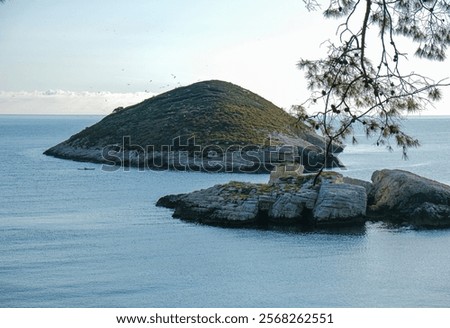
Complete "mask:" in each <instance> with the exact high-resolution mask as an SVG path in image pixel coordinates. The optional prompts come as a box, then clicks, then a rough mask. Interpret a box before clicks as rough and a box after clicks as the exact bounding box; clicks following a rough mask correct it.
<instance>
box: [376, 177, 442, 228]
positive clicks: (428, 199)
mask: <svg viewBox="0 0 450 328" xmlns="http://www.w3.org/2000/svg"><path fill="white" fill-rule="evenodd" d="M372 183H373V184H372V189H371V192H370V194H369V204H368V205H369V211H370V215H371V216H376V217H383V218H384V219H386V220H392V221H397V222H406V223H410V224H412V225H414V226H418V227H450V186H448V185H445V184H442V183H439V182H437V181H434V180H430V179H427V178H424V177H421V176H418V175H416V174H413V173H411V172H407V171H402V170H381V171H375V172H374V173H373V175H372Z"/></svg>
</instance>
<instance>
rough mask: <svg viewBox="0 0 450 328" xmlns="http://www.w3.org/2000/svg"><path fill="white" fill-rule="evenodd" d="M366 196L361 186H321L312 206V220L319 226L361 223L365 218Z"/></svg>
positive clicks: (344, 184)
mask: <svg viewBox="0 0 450 328" xmlns="http://www.w3.org/2000/svg"><path fill="white" fill-rule="evenodd" d="M366 206H367V194H366V189H365V188H364V187H361V186H356V185H351V184H346V183H339V184H331V183H327V184H322V186H321V187H320V192H319V195H318V197H317V201H316V205H315V206H314V211H313V214H314V219H315V220H316V222H317V223H318V224H320V225H325V224H330V225H341V224H343V223H353V222H355V220H356V222H361V218H362V217H365V216H366Z"/></svg>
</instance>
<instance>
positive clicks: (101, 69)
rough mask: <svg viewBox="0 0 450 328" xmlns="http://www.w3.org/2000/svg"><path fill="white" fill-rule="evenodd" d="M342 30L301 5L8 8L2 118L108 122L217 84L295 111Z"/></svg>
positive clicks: (17, 3) (232, 2) (290, 1)
mask: <svg viewBox="0 0 450 328" xmlns="http://www.w3.org/2000/svg"><path fill="white" fill-rule="evenodd" d="M335 30H336V21H329V20H325V19H324V18H323V17H322V15H321V13H320V12H313V13H310V12H308V11H307V10H306V8H305V6H304V3H303V2H302V1H301V0H283V1H278V0H227V1H218V0H217V1H211V0H190V1H188V0H133V1H125V0H95V1H93V0H77V1H75V0H6V2H5V3H4V4H1V5H0V47H1V51H0V114H5V113H12V114H14V113H16V114H102V115H105V114H108V113H110V112H111V111H112V110H113V109H114V108H116V107H118V106H127V105H132V104H134V103H137V102H139V101H142V100H144V99H146V98H149V97H151V96H153V95H156V94H159V93H162V92H165V91H168V90H171V89H173V88H176V87H179V86H184V85H188V84H191V83H194V82H198V81H203V80H210V79H220V80H225V81H228V82H232V83H234V84H237V85H240V86H242V87H244V88H247V89H249V90H251V91H253V92H256V93H258V94H259V95H261V96H263V97H264V98H266V99H268V100H270V101H272V102H273V103H275V104H276V105H278V106H280V107H283V108H285V109H288V108H290V106H291V105H294V104H299V103H301V102H303V101H304V100H305V99H306V98H307V96H308V92H307V90H306V84H305V80H304V76H303V72H302V71H300V70H298V69H297V68H296V63H297V62H298V61H299V59H300V58H310V59H314V58H318V57H321V56H324V54H325V50H326V49H325V46H324V45H323V42H324V41H325V40H327V39H328V38H330V37H333V36H334V34H335ZM412 65H413V67H414V65H420V68H421V69H422V68H423V69H425V70H426V72H433V73H436V74H437V76H436V79H438V78H443V77H446V76H447V75H450V70H448V69H447V70H446V69H445V68H446V67H448V63H447V66H445V65H444V66H441V67H437V66H436V65H435V64H433V65H432V66H423V65H428V64H426V63H425V64H424V63H419V64H416V63H415V62H414V64H412ZM442 67H444V68H442ZM442 72H446V73H447V75H443V74H442ZM433 77H434V76H433ZM447 104H450V102H449V100H448V99H446V97H444V101H443V102H441V103H440V104H438V106H437V108H436V109H435V110H432V111H430V112H427V114H446V108H447V107H448V106H447Z"/></svg>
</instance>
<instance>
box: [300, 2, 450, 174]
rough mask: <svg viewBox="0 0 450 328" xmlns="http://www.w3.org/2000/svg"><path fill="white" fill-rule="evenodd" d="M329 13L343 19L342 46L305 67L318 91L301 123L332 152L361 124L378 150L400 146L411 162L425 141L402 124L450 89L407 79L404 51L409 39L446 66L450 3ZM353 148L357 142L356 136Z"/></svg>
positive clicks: (372, 5)
mask: <svg viewBox="0 0 450 328" xmlns="http://www.w3.org/2000/svg"><path fill="white" fill-rule="evenodd" d="M303 2H304V3H305V4H306V6H307V8H308V10H316V9H319V8H320V3H319V2H318V1H314V0H313V1H311V0H303ZM323 14H324V16H325V17H326V18H336V19H341V20H342V22H341V23H340V25H339V26H338V28H337V39H338V41H337V42H335V43H333V42H331V41H328V52H327V55H326V57H325V58H323V59H318V60H306V59H301V60H300V62H299V63H298V67H299V68H300V69H301V70H303V71H304V72H305V77H306V80H307V82H308V88H309V89H310V90H311V96H310V98H309V99H308V100H307V101H306V102H305V103H303V104H302V105H299V106H295V108H294V109H295V110H297V112H298V114H299V118H300V119H302V120H305V121H307V122H309V124H311V125H312V126H313V127H315V128H316V129H317V130H321V132H322V133H323V135H324V136H325V137H326V138H327V140H328V147H326V148H327V151H329V150H330V145H331V142H333V141H343V140H344V139H345V138H346V137H350V136H352V135H353V133H354V128H355V126H356V125H357V124H360V125H362V127H363V129H364V131H365V133H366V135H367V136H375V137H376V138H377V139H376V140H377V141H376V144H377V145H386V146H387V147H388V148H389V149H392V147H391V143H390V141H391V140H392V139H393V140H394V141H395V143H396V144H397V145H398V146H400V147H402V148H403V155H404V157H405V158H406V156H407V149H408V148H410V147H417V146H419V141H418V140H417V139H415V138H413V137H412V136H410V135H408V134H406V133H405V132H404V131H402V127H401V124H400V122H401V119H402V118H403V117H404V116H405V115H406V114H409V113H416V112H420V111H422V110H424V109H426V108H427V106H429V105H431V104H432V103H433V102H434V101H437V100H440V99H441V97H442V93H441V90H440V89H439V87H441V86H444V85H448V84H445V83H444V80H440V81H437V82H436V81H434V80H433V79H431V78H430V77H427V76H424V75H421V74H418V73H415V72H408V73H405V72H403V67H402V66H401V63H402V62H404V61H405V60H407V53H405V52H403V51H402V49H401V47H402V46H401V45H400V44H402V41H401V39H403V38H407V39H409V40H410V41H412V43H413V44H415V45H416V46H417V50H416V52H415V55H416V56H418V57H419V58H424V59H428V60H435V61H443V60H445V58H446V49H447V46H448V45H449V44H450V1H442V0H428V1H427V0H379V1H373V0H365V1H364V0H330V1H329V5H328V7H327V8H326V9H325V10H324V11H323ZM374 31H376V32H378V35H375V34H374ZM317 106H321V107H320V108H321V109H320V110H318V111H316V112H315V114H313V115H308V114H307V111H306V110H307V109H309V108H313V107H317ZM352 141H353V142H357V140H356V139H355V137H354V136H352ZM325 158H327V156H325ZM324 164H325V163H324ZM324 166H325V165H324Z"/></svg>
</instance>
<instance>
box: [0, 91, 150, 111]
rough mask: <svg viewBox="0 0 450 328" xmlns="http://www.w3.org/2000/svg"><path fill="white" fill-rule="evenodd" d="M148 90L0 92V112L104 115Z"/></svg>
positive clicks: (145, 95)
mask: <svg viewBox="0 0 450 328" xmlns="http://www.w3.org/2000/svg"><path fill="white" fill-rule="evenodd" d="M154 95H155V94H154V93H150V92H135V93H113V92H108V91H100V92H90V91H81V92H80V91H67V90H46V91H31V92H30V91H14V92H11V91H0V114H47V115H48V114H51V115H80V114H99V115H107V114H109V113H111V112H112V111H113V110H114V109H115V108H117V107H126V106H130V105H134V104H136V103H139V102H141V101H143V100H145V99H147V98H150V97H152V96H154Z"/></svg>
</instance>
